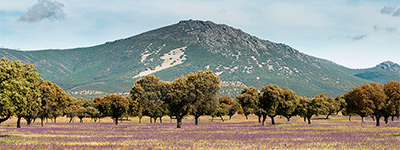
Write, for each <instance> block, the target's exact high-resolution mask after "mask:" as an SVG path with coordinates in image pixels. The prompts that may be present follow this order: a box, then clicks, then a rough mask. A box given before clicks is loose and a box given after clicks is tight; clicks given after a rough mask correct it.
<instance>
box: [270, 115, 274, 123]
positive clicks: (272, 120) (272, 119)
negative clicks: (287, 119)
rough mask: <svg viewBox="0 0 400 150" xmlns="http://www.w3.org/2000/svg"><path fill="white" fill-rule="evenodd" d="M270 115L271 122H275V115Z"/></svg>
mask: <svg viewBox="0 0 400 150" xmlns="http://www.w3.org/2000/svg"><path fill="white" fill-rule="evenodd" d="M269 117H270V118H271V124H275V120H274V118H275V116H269Z"/></svg>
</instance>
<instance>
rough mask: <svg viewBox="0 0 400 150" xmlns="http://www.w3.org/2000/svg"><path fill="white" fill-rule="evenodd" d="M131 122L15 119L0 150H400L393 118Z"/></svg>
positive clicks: (2, 131)
mask: <svg viewBox="0 0 400 150" xmlns="http://www.w3.org/2000/svg"><path fill="white" fill-rule="evenodd" d="M130 119H131V120H130V121H125V122H122V123H120V124H119V125H114V124H113V123H112V120H111V119H102V120H101V123H94V122H91V121H90V120H85V123H67V121H68V119H67V118H60V119H58V120H57V122H58V123H50V122H49V123H47V124H46V125H45V126H44V127H40V120H38V121H37V122H36V123H34V124H33V125H30V126H26V125H25V124H23V126H22V128H20V129H17V128H16V123H15V122H16V121H15V118H14V119H12V120H9V121H7V122H5V123H2V124H0V149H400V120H399V119H397V118H395V120H394V122H392V121H390V122H389V124H384V122H382V124H381V126H380V127H376V126H375V122H373V121H372V119H371V118H367V119H366V122H364V123H361V121H360V118H359V117H352V122H349V121H348V120H347V117H343V116H332V117H331V119H329V120H325V119H313V120H312V124H311V125H308V124H307V123H306V122H304V121H303V118H299V117H295V118H292V119H291V121H290V122H287V121H286V119H284V118H279V117H276V121H277V123H278V124H277V125H273V126H272V125H270V120H269V119H267V125H266V126H261V125H260V124H259V123H258V122H257V117H255V116H251V117H250V118H249V120H245V119H244V116H242V115H236V116H234V117H233V118H232V120H227V121H225V122H224V123H222V122H221V121H220V120H214V122H211V121H210V117H203V118H201V120H200V124H199V125H198V126H195V125H194V120H193V118H191V117H189V118H187V119H185V120H184V123H183V128H182V129H177V128H176V123H175V122H172V123H170V120H169V118H168V117H165V118H164V120H163V121H164V123H158V122H157V123H148V120H143V122H142V123H138V121H137V118H130ZM174 121H175V120H174ZM75 122H79V121H78V120H76V121H75Z"/></svg>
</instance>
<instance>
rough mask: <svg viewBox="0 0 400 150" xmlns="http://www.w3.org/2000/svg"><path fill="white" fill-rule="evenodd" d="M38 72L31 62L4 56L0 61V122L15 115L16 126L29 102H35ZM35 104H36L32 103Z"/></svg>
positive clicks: (25, 113)
mask: <svg viewBox="0 0 400 150" xmlns="http://www.w3.org/2000/svg"><path fill="white" fill-rule="evenodd" d="M40 82H41V78H40V74H39V73H38V72H37V70H36V69H35V67H34V66H33V65H32V64H23V63H21V62H20V61H12V60H8V59H5V58H2V59H1V62H0V117H1V118H0V123H1V122H4V121H6V120H8V119H9V118H10V117H11V116H12V115H13V114H15V115H17V117H18V120H17V128H20V127H21V125H20V121H21V118H22V117H23V116H25V115H27V113H29V109H33V108H34V107H35V106H32V105H31V106H32V107H29V105H30V104H31V103H36V102H37V98H38V97H39V96H40V95H39V94H40V93H39V90H38V86H39V84H40ZM34 105H37V104H34Z"/></svg>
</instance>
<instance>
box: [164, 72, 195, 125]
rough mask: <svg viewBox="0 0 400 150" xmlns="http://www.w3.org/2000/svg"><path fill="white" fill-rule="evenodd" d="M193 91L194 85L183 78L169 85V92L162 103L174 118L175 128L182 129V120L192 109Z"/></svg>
mask: <svg viewBox="0 0 400 150" xmlns="http://www.w3.org/2000/svg"><path fill="white" fill-rule="evenodd" d="M194 90H195V87H194V85H193V84H192V83H189V82H188V80H187V77H184V76H182V77H180V78H177V79H175V81H174V82H172V83H170V90H169V92H168V93H167V98H166V99H164V101H165V104H166V106H167V108H168V110H169V113H170V115H171V116H174V117H175V118H176V122H177V125H176V127H177V128H181V127H182V118H183V117H184V116H186V115H188V114H189V113H190V111H192V109H193V104H194V102H195V99H194V97H195V95H194Z"/></svg>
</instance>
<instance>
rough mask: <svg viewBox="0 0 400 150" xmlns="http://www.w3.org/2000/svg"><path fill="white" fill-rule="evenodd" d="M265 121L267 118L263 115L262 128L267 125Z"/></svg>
mask: <svg viewBox="0 0 400 150" xmlns="http://www.w3.org/2000/svg"><path fill="white" fill-rule="evenodd" d="M265 119H267V116H266V115H263V119H262V126H264V125H265Z"/></svg>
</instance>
